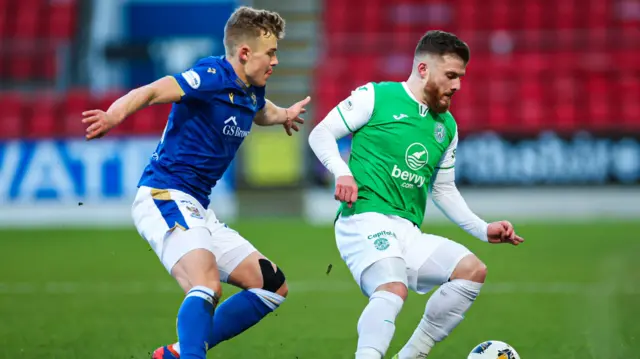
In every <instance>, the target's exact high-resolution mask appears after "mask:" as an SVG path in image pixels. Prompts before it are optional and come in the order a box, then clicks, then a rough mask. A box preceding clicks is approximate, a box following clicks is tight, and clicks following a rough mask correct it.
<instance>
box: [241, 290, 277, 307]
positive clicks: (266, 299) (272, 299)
mask: <svg viewBox="0 0 640 359" xmlns="http://www.w3.org/2000/svg"><path fill="white" fill-rule="evenodd" d="M249 292H251V293H253V294H255V295H257V296H258V298H260V300H262V302H263V303H264V304H265V305H266V306H267V307H269V308H271V310H275V309H276V308H278V306H280V304H282V302H284V299H285V298H284V297H283V296H281V295H279V294H278V293H273V292H269V291H268V290H264V289H259V288H251V289H249Z"/></svg>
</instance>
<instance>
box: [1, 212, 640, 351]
mask: <svg viewBox="0 0 640 359" xmlns="http://www.w3.org/2000/svg"><path fill="white" fill-rule="evenodd" d="M234 227H235V228H237V229H238V230H239V231H240V233H242V234H243V235H245V236H246V237H247V238H249V239H250V240H251V241H253V243H254V244H255V245H256V246H257V247H258V248H259V249H261V251H263V252H264V253H265V254H266V255H267V256H269V257H270V258H271V259H272V260H274V261H276V262H277V263H278V264H280V266H281V267H282V268H283V270H284V271H285V273H286V275H287V279H288V280H289V282H290V295H289V298H288V299H287V301H286V302H285V303H284V305H283V306H282V307H281V308H280V309H279V310H278V311H277V312H276V313H274V314H271V315H270V316H269V317H267V318H266V319H265V320H264V321H263V322H261V323H259V324H258V325H257V326H255V327H253V328H251V329H250V330H249V331H247V332H245V333H244V334H242V335H240V336H239V337H237V338H234V339H233V340H231V341H227V342H225V343H222V344H221V345H219V346H218V347H216V348H214V349H213V350H211V351H210V352H209V356H208V357H209V358H279V359H295V358H298V359H313V358H318V359H319V358H322V359H326V358H333V359H337V358H353V353H354V351H355V345H356V338H357V337H356V322H357V320H358V317H359V315H360V312H361V310H362V309H363V308H364V306H365V305H366V302H367V301H366V299H365V298H364V297H363V296H362V295H361V294H360V291H359V289H358V288H357V287H356V285H355V284H354V283H353V281H352V279H351V276H350V274H349V272H348V271H347V268H346V266H345V265H344V264H343V262H342V261H341V260H340V257H339V255H338V252H337V250H336V248H335V245H334V243H335V242H334V238H333V231H332V229H331V228H329V227H327V228H314V227H310V226H307V225H305V224H304V223H302V222H299V221H293V220H291V221H246V222H242V223H238V224H236V225H235V226H234ZM517 229H518V230H519V233H520V234H521V235H523V236H524V237H525V238H526V242H525V243H524V244H523V245H522V246H520V247H512V246H508V245H489V244H485V243H482V242H480V241H477V240H475V239H473V238H471V237H469V236H468V235H466V234H465V233H464V232H462V231H461V230H459V229H458V228H456V227H454V226H453V225H445V226H432V227H430V228H429V232H431V233H434V234H439V235H443V236H447V237H449V238H453V239H455V240H458V241H460V242H461V243H463V244H465V245H467V246H468V247H469V248H470V249H472V250H473V251H474V252H475V253H476V254H477V255H478V256H479V257H480V258H481V259H482V260H484V261H485V263H486V264H487V265H488V267H489V276H488V278H487V281H488V284H487V285H486V286H485V288H484V290H483V292H482V293H481V295H480V297H479V298H478V299H477V301H476V303H475V304H474V305H473V306H472V308H471V310H470V311H469V312H468V314H467V316H466V319H465V320H464V321H463V322H462V324H461V325H460V326H459V327H458V328H457V329H456V330H455V331H454V332H453V334H452V335H451V336H450V337H449V338H448V339H447V340H445V341H444V342H443V343H441V344H439V345H438V346H436V348H435V349H434V350H433V352H432V355H431V356H429V358H434V359H438V358H442V359H458V358H461V359H465V358H466V355H467V354H468V352H469V351H470V350H471V348H472V347H473V346H474V345H476V344H478V343H479V342H481V341H484V340H488V339H494V340H502V341H506V342H508V343H510V344H512V345H513V346H514V347H515V348H516V349H517V350H518V351H519V352H520V355H521V357H522V358H523V359H537V358H540V359H552V358H558V359H560V358H563V359H566V358H576V359H589V358H593V359H595V358H599V359H600V358H603V359H615V358H638V357H640V342H639V341H638V340H639V338H640V324H639V320H640V258H639V255H640V237H639V235H638V233H640V223H636V224H633V223H597V224H590V225H580V224H573V225H571V224H565V225H558V224H554V225H520V226H518V227H517ZM0 248H1V249H2V261H1V262H0V263H2V267H1V268H0V269H1V270H0V345H1V347H0V358H12V359H17V358H29V359H31V358H34V359H35V358H38V359H40V358H42V359H54V358H60V359H92V358H100V359H108V358H114V359H115V358H118V359H133V358H135V359H137V358H148V357H149V354H148V353H149V352H151V351H153V350H154V349H155V348H156V347H158V346H160V345H162V344H166V343H170V342H172V341H174V340H175V320H176V311H177V309H178V306H179V305H180V303H181V301H182V294H181V292H180V290H179V288H178V287H177V285H175V284H174V283H173V280H172V279H171V278H170V277H169V275H168V274H167V273H166V272H165V271H164V269H163V267H162V266H161V264H160V263H159V262H158V260H157V258H156V256H155V254H154V253H153V252H151V251H150V250H149V248H148V247H147V244H146V242H144V241H143V240H142V239H141V238H139V237H138V234H137V233H136V231H135V230H134V229H122V230H113V229H111V230H109V229H106V230H95V229H91V230H29V231H26V230H25V231H21V230H3V231H0ZM330 264H331V265H332V267H333V268H332V270H331V271H330V273H329V274H327V268H328V266H329V265H330ZM224 288H225V290H226V292H225V293H224V295H225V297H228V296H229V295H231V294H232V293H234V292H235V289H233V288H231V287H229V286H225V287H224ZM427 298H428V294H427V295H425V296H419V295H416V294H412V295H410V296H409V299H408V301H407V303H406V304H405V306H404V308H403V311H402V313H401V314H400V316H399V318H398V320H397V322H396V335H395V338H394V339H393V342H392V344H391V348H390V350H389V352H388V355H387V357H391V356H392V355H393V354H395V353H396V352H397V351H398V350H399V349H400V348H401V347H402V345H403V344H404V342H405V340H406V339H408V338H409V336H410V335H411V333H412V332H413V330H414V328H415V326H416V325H417V323H418V321H419V319H420V317H421V315H422V313H423V310H424V305H425V303H426V300H427Z"/></svg>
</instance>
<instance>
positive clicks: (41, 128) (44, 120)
mask: <svg viewBox="0 0 640 359" xmlns="http://www.w3.org/2000/svg"><path fill="white" fill-rule="evenodd" d="M30 102H31V103H30V104H29V108H30V110H31V111H30V112H31V116H30V117H29V118H28V119H27V132H26V136H27V137H29V138H43V137H59V136H60V132H59V126H58V122H59V121H58V120H59V116H58V115H59V111H58V98H57V96H55V95H54V94H51V93H40V94H36V95H34V96H32V98H31V101H30Z"/></svg>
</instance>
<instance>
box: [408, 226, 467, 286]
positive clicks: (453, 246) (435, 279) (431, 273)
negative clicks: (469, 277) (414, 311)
mask: <svg viewBox="0 0 640 359" xmlns="http://www.w3.org/2000/svg"><path fill="white" fill-rule="evenodd" d="M406 249H407V253H406V261H407V268H408V277H409V278H408V281H409V289H411V290H413V291H415V292H417V293H420V294H424V293H427V292H429V291H430V290H431V289H433V287H435V286H438V285H441V284H443V283H445V282H447V281H448V280H449V278H450V277H451V274H452V273H453V271H454V270H455V268H456V266H457V265H458V263H459V262H460V261H461V260H462V259H463V258H464V257H466V256H468V255H470V254H472V253H471V251H469V249H467V247H465V246H463V245H462V244H460V243H458V242H455V241H452V240H450V239H447V238H445V237H441V236H436V235H432V234H426V233H419V234H417V235H416V236H415V237H414V238H412V240H411V241H410V243H409V244H408V245H407V248H406Z"/></svg>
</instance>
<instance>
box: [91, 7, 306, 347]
mask: <svg viewBox="0 0 640 359" xmlns="http://www.w3.org/2000/svg"><path fill="white" fill-rule="evenodd" d="M284 27H285V23H284V20H283V19H282V18H281V17H280V15H279V14H277V13H275V12H271V11H266V10H257V9H253V8H250V7H240V8H238V9H237V10H236V11H235V12H234V13H233V14H232V15H231V16H230V18H229V20H228V21H227V24H226V25H225V30H224V45H225V56H221V57H207V58H203V59H201V60H199V61H198V62H197V63H196V64H195V65H194V66H193V67H192V68H191V69H188V70H186V71H185V72H183V73H181V74H176V75H173V76H166V77H163V78H161V79H159V80H157V81H155V82H153V83H151V84H148V85H146V86H142V87H140V88H137V89H134V90H132V91H131V92H129V93H128V94H126V95H124V96H123V97H121V98H120V99H118V100H117V101H115V102H114V103H113V104H112V105H111V106H110V107H109V109H108V110H107V111H106V112H103V111H101V110H91V111H86V112H84V113H83V116H84V119H83V120H82V121H83V123H85V124H87V125H88V127H87V135H86V137H87V139H89V140H91V139H95V138H100V137H102V136H104V135H105V134H106V133H107V132H108V131H109V130H110V129H111V128H113V127H114V126H116V125H118V124H119V123H120V122H122V121H123V120H124V119H125V118H126V117H127V116H129V115H131V114H133V113H134V112H136V111H138V110H140V109H142V108H144V107H146V106H150V105H154V104H161V103H174V104H173V107H172V110H171V114H170V115H169V119H168V122H167V126H166V128H165V130H164V133H163V135H162V138H161V139H160V142H159V144H158V146H157V148H156V151H155V152H154V153H153V155H152V156H151V159H150V163H149V165H148V166H147V167H146V168H145V170H144V173H143V174H142V178H141V179H140V182H139V183H138V187H139V189H138V192H137V195H136V198H135V200H134V203H133V206H132V217H133V221H134V223H135V226H136V228H137V230H138V232H139V233H140V235H141V236H142V237H143V238H144V239H145V240H147V241H148V243H149V245H150V246H151V248H153V250H154V251H155V253H156V254H157V255H158V257H159V259H160V261H161V262H162V264H163V265H164V266H165V268H166V270H167V271H168V272H169V273H170V274H171V275H172V276H173V277H174V278H175V279H176V281H177V282H178V283H179V285H180V286H181V287H182V289H183V290H184V291H185V293H186V296H185V298H184V301H183V302H182V305H181V306H180V309H179V311H178V315H177V316H178V319H177V332H178V343H175V344H171V345H167V346H163V347H160V348H158V349H157V350H156V351H155V352H154V353H153V358H154V359H176V358H182V359H196V358H197V359H204V358H205V357H206V353H207V351H208V350H209V349H210V348H212V347H214V346H215V345H217V344H218V343H220V342H222V341H224V340H228V339H230V338H233V337H235V336H236V335H238V334H240V333H242V332H243V331H245V330H247V329H248V328H250V327H252V326H253V325H255V324H256V323H258V322H259V321H260V320H261V319H262V318H264V317H265V316H266V315H267V314H269V313H270V312H272V311H273V310H275V309H276V308H277V307H278V306H279V305H280V304H282V302H283V301H284V299H285V296H286V295H287V291H288V289H287V284H286V281H285V276H284V274H283V272H282V271H281V270H280V268H278V267H277V266H276V265H275V264H274V263H273V262H271V261H270V260H269V259H267V258H266V257H265V256H264V255H262V254H261V253H260V252H258V251H257V250H256V248H255V247H254V246H253V245H252V244H251V243H249V242H248V241H247V240H246V239H244V238H243V237H242V236H241V235H240V234H239V233H238V232H236V231H234V230H232V229H230V228H228V227H227V226H226V225H225V224H224V223H222V222H221V221H219V220H218V219H217V218H216V215H215V213H214V212H213V210H212V209H211V208H208V207H209V195H210V194H211V189H212V188H213V187H214V186H215V184H216V182H217V181H218V180H219V179H220V178H221V177H222V175H223V174H224V172H225V170H226V169H227V167H228V166H229V164H230V162H231V161H232V160H233V158H234V156H235V154H236V152H237V150H238V148H239V147H240V144H241V143H242V142H243V140H244V138H245V137H246V136H247V135H248V134H249V132H250V130H251V125H252V123H255V124H256V125H261V126H269V125H283V126H284V128H285V130H286V132H287V133H288V134H289V135H291V134H292V132H291V130H294V131H298V130H299V128H298V125H297V124H298V123H303V122H304V121H303V120H302V119H301V118H300V117H299V115H300V114H301V113H304V112H305V105H306V104H307V103H308V102H309V101H310V98H309V97H307V98H305V99H304V100H302V101H300V102H298V103H296V104H294V105H292V106H291V107H289V108H286V109H285V108H281V107H278V106H276V105H274V104H273V103H272V102H270V101H269V100H267V99H265V85H266V82H267V79H268V78H269V76H270V75H271V73H272V70H273V67H274V66H276V65H277V64H278V60H277V57H276V50H277V42H278V40H279V39H282V38H283V37H284ZM213 205H214V206H215V203H214V204H213ZM221 281H223V282H226V283H229V284H232V285H235V286H237V287H240V288H242V289H244V290H243V291H241V292H239V293H237V294H235V295H233V296H231V297H230V298H229V299H227V300H226V301H224V302H223V303H221V304H220V305H219V306H217V304H218V300H219V299H220V297H221V284H220V283H221ZM216 307H217V308H216Z"/></svg>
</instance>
